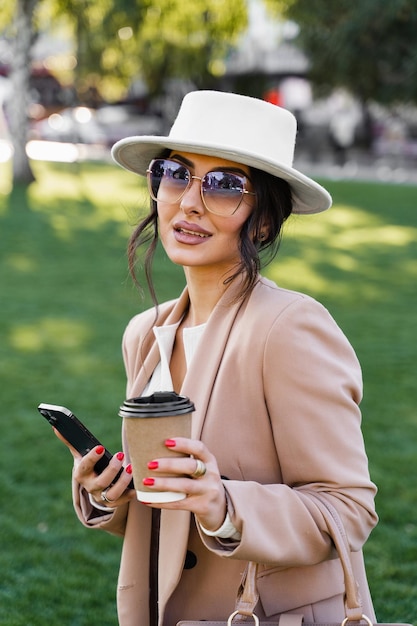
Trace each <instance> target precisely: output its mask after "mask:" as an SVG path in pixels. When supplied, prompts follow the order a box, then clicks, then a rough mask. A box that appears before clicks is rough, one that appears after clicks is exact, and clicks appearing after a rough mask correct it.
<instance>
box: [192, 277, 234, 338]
mask: <svg viewBox="0 0 417 626" xmlns="http://www.w3.org/2000/svg"><path fill="white" fill-rule="evenodd" d="M184 271H185V276H186V279H187V287H188V294H189V297H190V308H189V310H188V313H187V315H186V318H187V319H186V325H187V326H198V325H199V324H204V323H205V322H207V320H208V318H209V317H210V315H211V312H212V311H213V309H214V307H215V306H216V304H217V303H218V301H219V300H220V298H221V297H222V295H223V294H224V292H225V291H226V289H227V285H225V284H224V278H225V277H224V276H222V277H219V276H218V275H216V276H215V277H214V276H210V275H208V274H207V273H204V275H203V274H202V273H200V272H195V271H192V268H184Z"/></svg>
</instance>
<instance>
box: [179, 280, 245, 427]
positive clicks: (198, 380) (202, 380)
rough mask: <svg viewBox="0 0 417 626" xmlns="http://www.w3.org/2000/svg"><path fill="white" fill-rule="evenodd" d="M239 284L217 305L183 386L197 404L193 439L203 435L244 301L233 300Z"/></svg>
mask: <svg viewBox="0 0 417 626" xmlns="http://www.w3.org/2000/svg"><path fill="white" fill-rule="evenodd" d="M239 287H240V285H239V284H238V285H235V284H234V283H232V284H231V285H230V287H229V288H228V289H227V291H226V293H225V294H224V295H223V296H222V298H221V299H220V300H219V302H218V303H217V305H216V307H215V308H214V310H213V312H212V314H211V316H210V319H209V321H208V322H207V327H206V329H205V331H204V333H203V335H202V337H201V339H200V342H199V345H198V348H197V351H196V353H195V354H194V357H193V360H192V363H191V367H190V368H189V370H188V371H187V374H186V376H185V378H184V382H183V385H182V388H181V393H182V394H183V395H185V396H188V397H189V398H190V399H191V400H192V402H193V403H194V405H195V413H194V415H193V419H192V433H191V436H192V437H193V438H194V439H199V438H200V436H201V432H202V429H203V424H204V420H205V417H206V414H207V408H208V405H209V402H210V397H211V394H212V391H213V384H214V380H215V378H216V376H217V372H218V369H219V366H220V363H221V361H222V358H223V354H224V351H225V349H226V345H227V341H228V338H229V334H230V331H231V328H232V326H233V322H234V320H235V318H236V316H237V314H238V312H239V310H240V307H241V305H242V301H241V300H239V301H238V302H234V298H235V297H236V295H237V294H238V289H239Z"/></svg>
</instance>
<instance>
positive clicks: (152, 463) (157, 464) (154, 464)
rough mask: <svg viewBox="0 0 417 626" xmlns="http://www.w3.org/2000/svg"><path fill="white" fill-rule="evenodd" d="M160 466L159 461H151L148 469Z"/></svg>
mask: <svg viewBox="0 0 417 626" xmlns="http://www.w3.org/2000/svg"><path fill="white" fill-rule="evenodd" d="M158 467H159V463H158V461H149V463H148V469H150V470H153V469H158Z"/></svg>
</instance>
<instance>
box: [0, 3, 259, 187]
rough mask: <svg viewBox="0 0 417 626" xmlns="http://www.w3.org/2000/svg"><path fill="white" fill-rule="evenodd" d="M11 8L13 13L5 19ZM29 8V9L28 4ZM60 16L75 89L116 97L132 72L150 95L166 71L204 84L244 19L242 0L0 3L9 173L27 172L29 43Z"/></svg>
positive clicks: (24, 175)
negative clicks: (9, 56)
mask: <svg viewBox="0 0 417 626" xmlns="http://www.w3.org/2000/svg"><path fill="white" fill-rule="evenodd" d="M13 9H15V13H14V21H13V24H12V25H11V23H10V22H11V19H12V15H13ZM35 9H36V11H35ZM58 20H66V21H67V23H68V24H69V25H70V29H71V30H72V33H73V40H74V44H75V48H76V58H77V64H76V67H75V70H74V82H75V86H76V88H77V92H78V94H79V95H81V97H83V94H85V93H90V94H91V87H93V89H97V88H98V91H99V92H101V95H103V96H104V97H105V99H118V98H120V97H121V94H122V93H124V92H125V91H126V88H127V87H128V85H129V84H130V83H131V82H132V81H133V80H134V79H135V78H139V79H142V80H143V81H144V82H145V84H146V86H147V89H148V92H149V96H150V97H151V98H152V97H154V96H155V95H158V94H160V93H162V92H163V88H164V85H165V84H166V81H167V80H168V79H171V78H173V79H186V80H189V81H192V82H193V83H194V84H195V85H196V86H197V87H200V88H201V87H209V86H211V84H212V81H213V79H214V77H216V76H217V74H221V72H222V69H223V66H222V64H223V60H224V57H225V55H226V54H227V51H228V50H229V49H230V47H231V46H232V45H233V43H234V41H235V40H236V38H237V36H238V35H239V34H240V33H241V32H242V30H243V29H244V27H245V26H246V24H247V8H246V1H245V0H228V2H227V3H226V2H224V1H223V0H193V2H184V1H183V0H10V1H9V2H6V3H4V2H3V3H1V5H0V28H6V27H7V31H8V32H7V34H8V35H9V37H10V38H11V39H12V41H13V46H14V50H13V68H12V80H13V86H14V93H15V94H19V95H18V97H16V96H15V97H14V98H13V105H12V107H11V109H10V112H11V116H12V137H13V143H14V149H15V152H14V165H13V172H14V180H15V181H18V180H19V181H22V182H29V181H30V180H33V174H32V172H31V169H30V164H29V161H28V159H27V157H26V152H25V144H26V137H27V131H28V124H29V120H28V102H27V99H28V95H29V75H30V67H31V47H32V45H33V41H34V39H35V37H36V34H37V29H39V30H41V31H42V32H48V30H50V31H53V29H54V25H56V24H57V21H58Z"/></svg>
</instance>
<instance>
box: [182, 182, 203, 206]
mask: <svg viewBox="0 0 417 626" xmlns="http://www.w3.org/2000/svg"><path fill="white" fill-rule="evenodd" d="M180 208H181V210H182V211H183V213H190V212H195V213H204V204H203V199H202V197H201V178H199V177H198V176H192V180H191V183H190V185H189V187H188V188H187V190H186V192H185V194H184V195H183V197H182V199H181V203H180Z"/></svg>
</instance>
